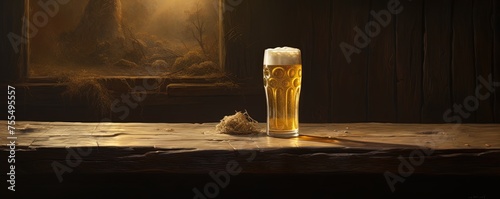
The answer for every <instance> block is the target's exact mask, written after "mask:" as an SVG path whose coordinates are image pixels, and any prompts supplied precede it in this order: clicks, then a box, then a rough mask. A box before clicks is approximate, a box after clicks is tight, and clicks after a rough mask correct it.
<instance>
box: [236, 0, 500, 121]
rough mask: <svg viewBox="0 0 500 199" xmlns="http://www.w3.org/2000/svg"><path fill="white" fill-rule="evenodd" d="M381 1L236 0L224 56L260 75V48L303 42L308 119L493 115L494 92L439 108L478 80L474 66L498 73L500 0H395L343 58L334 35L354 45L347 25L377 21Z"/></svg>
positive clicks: (498, 110) (471, 92)
mask: <svg viewBox="0 0 500 199" xmlns="http://www.w3.org/2000/svg"><path fill="white" fill-rule="evenodd" d="M388 2H391V1H389V0H333V1H332V0H315V1H306V0H298V1H286V0H273V1H262V0H260V1H243V2H242V3H241V5H239V6H238V7H236V9H235V10H234V11H232V12H231V11H228V12H227V13H226V19H227V20H226V28H227V31H228V33H230V37H228V38H227V43H228V47H227V58H226V59H227V63H226V64H227V66H228V67H230V70H231V71H233V72H234V73H236V74H239V75H241V76H246V75H248V74H250V76H258V75H259V74H260V73H261V71H260V68H259V66H260V65H261V62H262V56H263V55H262V54H263V50H264V49H265V48H267V47H275V46H283V45H289V46H295V47H298V48H300V49H302V51H303V67H304V69H303V70H304V73H303V74H304V80H303V95H302V102H301V112H300V113H301V116H302V117H303V118H304V119H305V120H307V121H320V122H332V121H333V122H362V121H376V122H438V123H439V122H445V121H446V120H448V121H450V120H455V119H457V118H456V117H460V118H461V119H463V121H465V122H493V121H497V122H499V121H500V95H499V94H498V93H495V94H491V96H490V97H489V98H487V99H485V100H479V101H480V102H479V107H477V109H475V107H472V108H469V109H465V108H464V113H460V114H458V113H457V114H454V113H452V114H449V115H447V118H448V119H444V118H443V115H444V113H446V110H448V109H450V108H453V105H454V104H457V105H462V104H464V99H473V98H471V97H470V98H467V97H468V96H475V88H476V87H477V86H480V85H481V83H480V82H479V81H478V78H477V77H478V76H482V77H484V78H487V77H488V76H490V75H492V77H493V79H494V81H500V63H499V61H500V53H499V52H500V45H499V40H500V18H499V14H498V12H499V11H500V3H499V2H497V1H491V0H474V1H473V0H426V1H424V0H413V1H408V0H401V1H398V2H400V5H399V7H398V8H400V9H402V11H401V12H400V13H399V14H397V15H392V18H391V20H390V21H389V20H386V21H388V23H387V25H386V26H385V27H383V26H380V27H381V32H380V34H374V37H373V38H371V41H370V42H369V45H368V46H366V47H365V48H361V49H360V53H359V54H357V53H353V54H352V56H351V59H352V60H351V62H350V63H348V62H347V61H346V58H345V56H344V54H343V52H342V50H341V48H340V47H339V46H340V44H341V43H342V42H346V43H348V44H350V45H353V46H354V38H355V35H356V34H357V33H356V31H355V29H354V28H355V27H359V28H360V29H361V30H364V29H365V25H366V24H368V23H369V22H370V21H377V20H376V19H375V18H374V16H373V15H371V14H370V11H375V12H376V13H379V12H380V11H381V10H387V9H388ZM384 19H385V17H384ZM372 30H373V31H374V32H375V31H376V29H375V28H374V29H372ZM497 90H498V89H497ZM481 92H488V91H485V90H481ZM469 101H470V100H469ZM470 102H471V103H470V104H471V106H472V105H474V102H473V101H470ZM469 107H470V106H469ZM469 114H470V115H469ZM453 116H455V118H450V117H453Z"/></svg>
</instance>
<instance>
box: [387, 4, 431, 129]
mask: <svg viewBox="0 0 500 199" xmlns="http://www.w3.org/2000/svg"><path fill="white" fill-rule="evenodd" d="M423 4H424V1H423V0H414V1H412V2H411V5H409V6H410V7H407V6H405V9H404V10H403V12H401V13H400V14H399V15H396V16H395V19H396V20H395V21H394V23H395V24H396V75H397V83H396V84H397V91H396V93H397V105H398V107H397V108H398V109H397V111H398V112H397V116H398V120H397V121H398V122H420V119H421V118H420V116H421V112H422V63H423V53H422V52H423V33H424V30H423V28H424V27H423V19H424V16H423ZM403 5H408V3H406V4H403Z"/></svg>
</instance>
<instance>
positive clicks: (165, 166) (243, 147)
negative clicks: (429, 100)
mask: <svg viewBox="0 0 500 199" xmlns="http://www.w3.org/2000/svg"><path fill="white" fill-rule="evenodd" d="M1 123H2V124H3V127H2V128H4V129H6V128H7V126H6V124H7V122H6V121H2V122H1ZM215 125H216V124H215V123H207V124H170V123H162V124H159V123H155V124H149V123H65V122H29V121H26V122H17V123H16V125H15V127H16V129H15V133H16V134H15V136H16V137H17V139H16V163H15V165H16V175H17V178H18V180H17V186H18V187H19V190H23V189H24V190H26V191H30V190H37V191H38V192H40V191H41V192H44V190H52V191H51V192H50V194H52V195H54V196H67V194H70V193H75V192H78V190H81V189H82V188H88V189H87V190H89V189H90V190H99V191H106V190H113V188H116V189H119V190H121V189H125V190H127V189H126V188H127V187H128V186H132V184H134V186H135V187H136V188H137V184H135V183H138V181H141V182H140V183H148V182H149V183H151V184H149V185H148V186H147V187H149V188H151V187H153V188H155V189H154V190H156V188H158V187H157V186H159V185H165V186H167V185H168V186H170V187H172V186H173V187H176V188H172V189H169V188H168V187H164V188H161V190H162V191H164V192H165V193H172V194H173V193H175V194H179V193H181V192H182V193H185V194H186V195H185V196H186V197H188V198H193V193H194V191H193V188H197V189H199V190H201V191H200V192H201V193H203V189H204V185H206V184H207V183H210V182H212V181H214V180H213V179H214V178H213V177H211V174H210V172H214V173H219V174H220V172H226V173H231V172H230V171H231V169H233V170H235V171H238V172H235V173H233V174H234V175H233V174H231V175H230V177H232V179H234V183H232V184H230V185H228V186H227V188H226V189H224V188H221V187H220V186H219V189H218V190H217V191H218V192H217V193H218V194H219V193H220V194H221V195H222V196H228V197H233V196H236V195H235V194H240V193H241V192H245V191H247V192H251V193H254V195H252V194H250V195H244V196H248V197H249V198H252V197H260V196H261V195H258V194H257V193H258V192H259V191H262V190H265V191H263V192H266V193H267V194H271V195H270V196H275V197H278V196H284V195H283V190H282V191H278V192H273V191H271V190H272V189H271V188H270V187H272V186H273V185H274V186H276V187H279V188H280V189H279V190H281V189H283V188H284V187H287V186H291V187H292V188H293V189H295V190H300V189H301V188H305V187H309V186H310V187H309V189H311V190H316V189H317V190H316V192H309V193H310V194H311V193H317V194H320V195H321V196H323V195H324V194H334V195H335V194H338V193H339V192H340V193H344V192H349V191H355V192H357V190H358V188H359V189H361V190H365V191H366V190H371V192H370V191H368V192H357V193H358V194H361V196H362V197H363V196H367V195H363V194H370V196H384V197H385V196H394V197H396V196H397V197H399V196H409V195H401V194H407V193H414V192H416V193H432V192H433V191H436V189H437V188H436V187H440V188H439V191H438V193H441V194H450V193H455V194H459V195H457V196H463V197H464V198H467V197H469V198H470V197H476V196H477V197H483V196H491V194H496V193H495V189H494V188H491V187H489V185H490V184H489V181H491V180H494V182H493V184H491V185H492V186H493V185H495V186H497V185H500V183H499V182H500V181H498V180H499V179H500V178H499V177H500V124H460V125H453V124H380V123H350V124H301V128H300V133H301V136H299V137H298V138H291V139H280V138H272V137H267V136H265V134H252V135H244V136H234V135H226V134H219V133H217V132H215ZM260 127H261V128H262V129H264V126H263V125H262V124H260ZM5 137H7V136H3V137H2V140H1V141H2V146H1V147H2V148H1V149H2V150H1V151H2V157H7V156H8V153H9V146H8V145H7V144H8V143H9V140H7V139H4V138H5ZM2 161H3V160H2ZM5 170H7V168H5ZM2 171H4V170H2ZM221 175H222V174H221ZM34 176H38V177H36V178H35V177H34ZM332 177H333V178H336V179H338V181H336V180H333V181H332ZM34 178H35V179H34ZM134 179H138V180H137V181H136V180H134ZM166 179H176V180H174V181H166ZM2 181H3V180H2ZM442 183H448V184H447V185H446V186H443V184H442ZM117 184H119V185H117ZM289 184H292V185H289ZM293 184H298V185H297V186H299V187H295V186H294V185H293ZM391 184H392V185H391ZM98 185H99V186H98ZM285 185H286V186H285ZM96 186H98V187H99V188H96ZM115 186H116V187H115ZM255 186H257V187H260V188H251V187H255ZM464 186H465V187H464ZM60 187H64V189H59V188H60ZM102 187H107V188H108V189H104V188H102ZM312 187H314V188H312ZM321 187H322V188H321ZM253 189H255V190H254V191H252V190H253ZM140 190H142V189H140ZM147 190H148V191H149V192H150V193H151V190H149V189H147ZM174 190H176V191H174ZM419 190H420V191H419ZM209 191H210V190H209ZM30 193H32V192H31V191H30ZM63 193H64V194H63ZM259 193H260V192H259ZM301 193H302V192H301ZM59 194H63V195H59ZM224 194H226V195H224ZM256 194H257V195H256ZM272 194H279V195H272ZM294 194H298V195H292V196H301V197H308V196H309V195H307V194H306V193H302V194H306V195H300V194H299V193H294ZM372 194H375V195H372ZM377 194H380V195H377ZM398 194H399V195H398ZM237 196H238V198H241V197H242V196H241V195H237ZM267 196H269V195H267ZM285 196H286V195H285ZM351 196H352V195H351ZM415 196H418V197H420V196H423V197H425V196H427V195H425V194H423V195H418V194H417V195H415ZM200 198H201V197H200ZM208 198H210V197H208ZM327 198H329V197H327Z"/></svg>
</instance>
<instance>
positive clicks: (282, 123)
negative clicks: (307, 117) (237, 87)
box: [263, 47, 302, 138]
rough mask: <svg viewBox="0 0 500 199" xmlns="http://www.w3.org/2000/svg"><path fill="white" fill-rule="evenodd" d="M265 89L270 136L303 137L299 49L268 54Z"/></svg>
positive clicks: (287, 48) (274, 50) (284, 49)
mask: <svg viewBox="0 0 500 199" xmlns="http://www.w3.org/2000/svg"><path fill="white" fill-rule="evenodd" d="M263 71H264V88H265V91H266V98H267V135H269V136H273V137H283V138H288V137H296V136H298V135H299V97H300V88H301V82H302V60H301V53H300V50H299V49H296V48H290V47H283V48H274V49H267V50H266V51H265V53H264V70H263Z"/></svg>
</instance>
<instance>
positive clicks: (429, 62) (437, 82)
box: [422, 0, 452, 122]
mask: <svg viewBox="0 0 500 199" xmlns="http://www.w3.org/2000/svg"><path fill="white" fill-rule="evenodd" d="M451 2H452V1H451V0H442V1H432V0H431V1H426V2H425V4H424V5H425V6H424V9H425V22H424V23H425V33H424V35H425V37H424V50H425V57H424V68H423V77H424V79H423V91H424V93H423V95H424V104H423V109H422V121H423V122H444V121H443V116H442V115H443V113H444V111H445V110H446V109H448V108H449V107H450V102H451V100H450V73H451V72H450V69H451V68H450V64H451V63H450V60H451V37H450V35H451V31H452V30H451V10H452V6H451V5H452V4H451Z"/></svg>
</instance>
